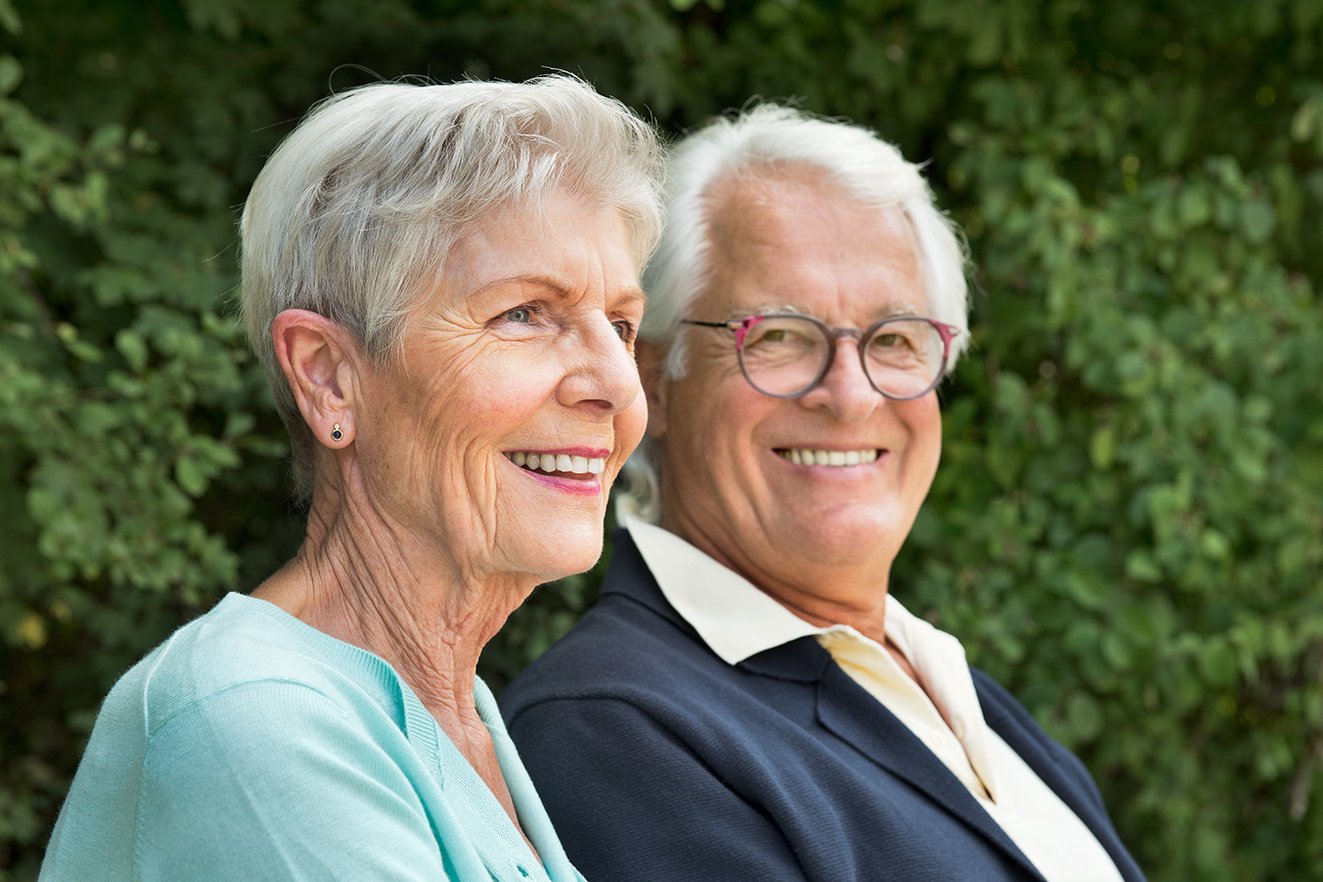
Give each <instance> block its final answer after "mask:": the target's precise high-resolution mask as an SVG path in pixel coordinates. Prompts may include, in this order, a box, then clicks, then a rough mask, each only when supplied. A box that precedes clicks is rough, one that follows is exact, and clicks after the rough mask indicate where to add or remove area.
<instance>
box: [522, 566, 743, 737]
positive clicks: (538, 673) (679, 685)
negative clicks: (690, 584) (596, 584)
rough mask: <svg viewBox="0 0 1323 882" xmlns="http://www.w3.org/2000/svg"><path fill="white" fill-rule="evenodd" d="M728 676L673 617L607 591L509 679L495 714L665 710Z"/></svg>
mask: <svg viewBox="0 0 1323 882" xmlns="http://www.w3.org/2000/svg"><path fill="white" fill-rule="evenodd" d="M733 673H734V671H733V669H732V668H730V667H729V666H728V665H726V664H725V663H724V662H722V661H721V660H720V659H718V658H717V657H716V656H715V655H713V654H712V652H711V650H710V649H708V648H707V647H706V646H705V645H704V644H703V643H702V641H701V640H699V639H698V638H697V636H696V635H695V634H694V633H693V631H692V629H690V628H689V627H688V626H687V625H685V624H684V623H683V621H681V620H679V618H678V617H676V616H671V615H667V614H666V613H665V612H664V611H663V610H659V609H657V608H656V607H654V606H651V605H649V604H646V603H641V602H639V600H638V599H637V598H636V597H634V596H629V595H625V594H621V593H617V592H608V593H606V594H604V595H603V597H602V598H601V599H600V600H599V601H598V603H597V605H596V606H594V607H593V608H592V609H591V610H589V611H588V613H587V614H586V615H584V617H583V618H582V619H581V620H580V621H579V623H578V624H576V625H575V626H574V627H573V628H571V629H570V631H569V633H567V634H566V635H565V636H564V637H562V638H561V639H560V640H559V641H557V642H556V643H555V644H554V645H553V646H552V647H551V648H550V649H548V650H547V651H546V652H545V653H543V654H542V656H541V657H540V658H538V659H537V660H536V661H534V662H533V663H532V664H531V665H529V666H528V667H527V668H526V669H525V670H524V672H523V673H521V674H520V675H519V676H518V677H516V678H515V680H514V682H512V683H511V684H510V686H509V687H508V688H507V689H506V690H505V691H504V693H503V694H502V695H501V710H502V713H503V714H504V715H505V717H506V720H507V721H512V720H513V719H515V718H517V717H518V715H519V714H520V713H521V712H523V711H524V710H526V709H527V708H529V707H531V706H533V705H536V704H540V703H543V702H547V701H596V700H612V699H615V700H620V701H625V702H629V703H632V704H638V705H647V704H649V703H654V702H665V703H672V702H674V701H676V700H679V699H682V698H683V696H685V695H689V694H692V687H693V685H694V684H696V683H698V682H701V681H704V680H711V679H712V678H718V679H720V678H723V677H729V676H732V675H733Z"/></svg>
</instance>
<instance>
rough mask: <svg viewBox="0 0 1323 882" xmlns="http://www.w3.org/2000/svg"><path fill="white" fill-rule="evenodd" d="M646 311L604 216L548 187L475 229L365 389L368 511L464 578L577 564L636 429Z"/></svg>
mask: <svg viewBox="0 0 1323 882" xmlns="http://www.w3.org/2000/svg"><path fill="white" fill-rule="evenodd" d="M642 313H643V295H642V292H641V290H640V288H639V283H638V267H637V266H635V264H634V259H633V257H632V253H631V249H630V240H629V237H628V233H627V231H626V226H625V223H624V220H623V219H622V217H621V216H620V213H619V212H618V211H616V210H614V209H606V208H600V207H598V206H596V205H593V204H591V203H590V202H588V201H585V200H583V199H581V198H580V197H578V196H575V195H574V194H571V193H569V192H566V191H563V190H562V191H558V192H557V193H556V194H555V196H554V197H553V198H551V199H549V200H548V201H547V202H546V203H545V205H544V210H542V211H540V212H539V211H533V210H528V209H509V210H506V211H504V212H500V213H497V214H496V215H494V216H493V217H491V218H489V219H488V221H487V222H486V223H485V224H484V225H483V226H482V227H481V228H480V229H478V230H476V231H475V232H473V233H471V234H470V235H468V236H467V237H466V238H464V239H462V240H460V241H459V242H458V243H457V244H456V245H455V246H454V247H453V248H452V249H451V251H450V254H449V257H448V259H447V263H446V266H445V269H444V271H443V273H442V275H441V277H440V278H439V279H437V281H436V285H435V287H434V289H433V291H432V293H431V296H430V297H427V298H424V300H423V302H422V303H421V304H420V305H418V306H417V307H415V308H414V310H413V311H412V313H411V314H410V316H409V318H408V322H407V330H406V333H405V337H404V341H403V349H402V357H401V358H400V359H399V360H398V361H397V362H391V363H387V364H385V365H383V366H382V367H380V368H378V369H376V370H374V371H372V372H371V374H370V377H369V379H368V382H366V383H365V384H364V393H365V394H364V395H363V400H362V404H361V408H362V412H361V414H359V415H358V417H357V418H358V422H357V439H356V442H355V443H356V446H357V448H358V454H359V459H360V461H361V462H362V466H361V473H362V475H363V480H364V481H365V483H366V484H367V488H366V489H367V491H368V492H367V496H368V498H369V499H370V500H371V501H372V504H374V505H376V506H378V507H379V508H380V513H381V514H382V515H383V516H384V518H385V519H386V520H388V521H391V522H394V523H397V524H398V525H399V526H401V527H403V528H404V529H405V530H406V531H408V532H407V535H408V537H409V538H410V539H414V540H418V541H422V542H425V543H432V544H433V547H437V548H440V549H442V550H443V552H444V553H445V554H446V555H447V556H449V557H450V558H451V559H453V560H456V561H459V562H460V565H461V566H462V567H463V568H464V569H465V570H466V572H467V574H468V575H470V576H473V577H475V578H482V577H483V576H484V575H490V574H519V575H524V574H528V575H533V576H536V577H537V578H538V580H539V581H546V580H550V579H555V578H560V577H562V576H566V575H569V574H572V573H577V572H581V571H583V570H586V569H588V568H589V567H591V566H592V565H593V563H594V562H595V561H596V560H597V558H598V556H599V555H600V554H601V550H602V521H603V517H604V515H605V512H606V503H607V493H608V491H609V489H610V487H611V483H612V482H613V481H614V480H615V476H616V474H617V472H618V471H619V470H620V467H621V465H622V464H623V463H624V461H625V459H626V458H627V457H628V456H629V454H630V453H631V452H632V451H633V450H634V447H635V446H636V445H637V444H638V442H639V439H640V437H641V436H642V433H643V429H644V425H645V423H646V420H647V414H646V406H645V404H644V398H643V395H642V394H641V392H640V387H639V378H638V371H637V369H636V367H635V364H634V355H633V351H634V342H633V341H634V333H635V329H636V328H637V327H638V324H639V320H640V318H641V317H642Z"/></svg>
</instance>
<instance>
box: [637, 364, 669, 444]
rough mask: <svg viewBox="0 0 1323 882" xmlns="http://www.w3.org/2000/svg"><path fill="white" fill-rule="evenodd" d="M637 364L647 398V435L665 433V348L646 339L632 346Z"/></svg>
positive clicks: (651, 436) (654, 436)
mask: <svg viewBox="0 0 1323 882" xmlns="http://www.w3.org/2000/svg"><path fill="white" fill-rule="evenodd" d="M634 358H635V360H636V361H637V362H638V366H639V380H640V382H642V383H643V393H644V395H646V396H647V399H648V437H649V438H660V437H662V436H663V435H665V434H666V384H667V377H666V348H665V347H664V346H661V345H660V344H657V343H652V342H650V341H648V340H640V341H638V343H637V344H636V345H635V346H634Z"/></svg>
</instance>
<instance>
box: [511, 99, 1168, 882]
mask: <svg viewBox="0 0 1323 882" xmlns="http://www.w3.org/2000/svg"><path fill="white" fill-rule="evenodd" d="M671 171H672V174H671V187H670V192H669V194H668V198H669V203H670V211H671V213H670V220H669V221H668V224H667V228H666V231H665V233H664V236H663V240H662V245H661V249H660V251H659V253H658V255H657V257H656V258H655V259H654V264H653V266H652V268H651V269H650V271H649V272H650V275H649V276H648V277H647V278H646V280H645V287H647V289H648V291H649V296H650V304H649V313H648V316H647V318H646V319H645V320H644V324H643V330H642V335H643V337H644V339H645V341H646V342H644V343H640V345H639V348H638V352H639V362H640V370H641V372H642V374H643V379H644V385H645V388H646V389H647V391H648V400H649V409H650V415H649V422H648V441H647V444H646V447H645V449H644V451H643V452H644V458H643V459H642V460H641V461H638V462H635V463H634V465H633V466H632V468H634V470H635V472H636V473H637V472H641V473H642V475H643V477H644V480H643V481H642V482H640V481H638V480H636V481H635V483H634V489H633V494H632V499H631V500H630V501H631V502H632V506H630V507H631V509H632V511H633V512H634V514H633V516H627V517H626V518H625V519H624V521H625V524H626V527H627V530H626V531H622V532H621V533H620V534H618V535H617V536H616V539H615V557H614V560H613V561H612V566H611V570H610V572H609V573H608V575H607V578H606V582H605V584H604V586H603V589H602V599H601V602H600V603H599V604H598V605H597V607H595V608H594V609H593V610H592V611H590V612H589V613H588V615H586V616H585V617H584V619H583V621H582V622H581V623H580V624H579V625H578V626H577V627H576V628H575V629H574V630H573V631H572V632H571V633H570V634H569V635H568V636H567V637H566V638H565V639H564V640H562V641H561V642H560V643H559V644H557V645H556V646H555V647H553V648H552V649H551V650H550V651H549V652H547V653H546V655H545V656H544V657H543V658H542V659H540V660H539V661H538V662H537V663H536V664H534V665H533V666H532V667H531V668H530V669H529V670H528V671H527V672H526V673H525V674H524V675H523V676H522V677H521V678H520V679H519V680H518V681H516V682H515V683H514V685H513V686H511V688H510V689H509V691H508V692H507V694H506V696H505V700H504V702H503V707H504V710H505V713H506V717H507V719H508V720H509V725H510V731H511V733H512V734H513V736H514V738H515V741H516V743H517V744H518V746H519V749H520V753H521V755H522V756H523V758H524V761H525V762H526V763H527V765H528V769H529V771H530V773H531V774H532V776H533V778H534V780H535V782H536V783H537V786H538V789H539V791H540V793H541V795H542V797H543V799H544V801H545V803H546V806H547V808H548V810H549V812H550V814H551V817H552V818H553V819H554V821H555V824H556V828H557V830H559V831H560V833H561V836H562V838H563V840H564V842H565V844H566V848H567V850H568V852H569V854H570V856H571V857H572V858H573V860H574V861H575V863H576V864H577V865H578V866H579V867H580V868H581V869H582V871H583V872H584V874H585V875H586V876H587V877H588V878H590V879H593V878H595V879H602V880H617V879H646V880H649V882H677V880H688V879H694V880H697V879H704V880H759V882H766V880H782V879H785V880H791V879H795V880H802V879H812V880H821V882H840V880H856V879H857V880H870V882H871V880H879V879H898V880H925V879H931V880H1049V882H1064V880H1069V882H1086V880H1097V882H1103V880H1106V882H1116V880H1122V879H1124V880H1137V879H1142V878H1143V875H1142V873H1141V872H1140V870H1139V868H1138V867H1137V866H1136V865H1135V862H1134V861H1133V860H1132V858H1131V857H1130V855H1129V854H1128V853H1127V852H1126V849H1125V846H1124V845H1123V844H1122V843H1121V841H1120V839H1119V838H1118V837H1117V834H1116V831H1115V830H1114V829H1113V827H1112V824H1111V822H1110V821H1109V819H1108V817H1107V813H1106V809H1105V808H1104V806H1103V804H1102V801H1101V799H1100V797H1099V795H1098V791H1097V789H1096V787H1095V786H1094V783H1093V781H1092V780H1091V778H1090V777H1089V774H1088V772H1087V771H1086V770H1085V769H1084V767H1083V765H1082V764H1081V763H1080V762H1079V760H1077V759H1076V758H1075V757H1074V756H1072V755H1071V754H1070V753H1069V752H1068V751H1066V750H1065V749H1064V748H1062V747H1061V746H1060V745H1058V744H1056V743H1055V742H1053V741H1052V740H1051V739H1050V738H1048V737H1047V735H1046V734H1044V733H1043V731H1042V730H1041V729H1040V728H1039V727H1038V726H1037V725H1036V724H1035V723H1034V721H1033V720H1032V719H1031V718H1030V717H1029V714H1028V713H1027V712H1026V711H1025V709H1024V708H1023V707H1022V706H1021V705H1020V704H1018V703H1017V702H1016V701H1015V700H1014V699H1013V698H1012V697H1011V696H1010V695H1009V694H1007V693H1006V692H1005V691H1004V690H1003V689H1002V688H1001V687H1000V686H998V685H997V684H996V683H995V682H993V681H992V680H991V679H990V678H988V677H987V676H986V675H985V674H983V673H981V672H979V671H974V670H971V669H970V667H969V665H968V664H967V662H966V661H965V654H964V650H963V648H962V647H961V645H960V643H959V641H957V640H956V638H954V637H952V636H951V635H948V634H945V633H943V632H941V631H938V630H937V629H935V628H933V627H932V626H931V625H929V624H928V623H926V622H925V621H923V620H922V619H920V618H918V617H916V616H914V615H912V614H911V613H909V612H907V611H906V610H905V608H904V607H903V606H901V605H900V603H899V602H898V601H897V600H896V599H895V597H893V596H892V595H890V594H889V593H888V587H889V575H890V570H891V565H892V561H893V560H894V559H895V557H896V554H897V552H898V551H899V550H900V547H901V545H902V543H903V542H904V541H905V538H906V536H907V535H908V533H909V531H910V528H911V526H912V524H913V522H914V519H915V516H916V515H917V513H918V510H919V506H920V505H921V504H922V503H923V500H924V497H925V496H926V495H927V493H928V489H929V487H930V485H931V483H932V479H933V475H934V473H935V472H936V469H937V463H938V459H939V456H940V447H941V414H940V412H939V408H938V401H937V393H936V391H935V390H936V388H937V385H938V383H939V382H940V381H941V379H942V377H943V375H944V374H945V373H946V371H948V370H949V369H950V367H951V365H952V363H953V361H954V360H955V359H956V357H957V356H958V355H959V353H960V351H961V349H962V347H963V345H964V343H965V341H966V340H967V336H968V335H967V333H966V330H965V326H966V291H965V282H964V273H963V255H962V252H961V249H960V247H959V245H958V241H957V238H956V236H955V234H954V231H953V230H952V229H951V227H950V226H949V224H948V223H947V222H946V221H945V219H944V218H943V216H942V215H941V214H940V213H939V212H938V211H937V210H936V209H935V207H934V206H933V204H932V199H931V195H930V193H929V190H928V188H927V186H926V184H925V183H924V181H923V179H922V177H921V176H920V174H919V171H918V169H917V168H916V167H915V166H914V165H912V164H910V163H907V162H906V161H904V159H903V158H902V157H901V156H900V154H899V153H898V152H897V151H896V150H895V149H894V148H893V147H891V146H890V145H888V144H886V143H884V142H882V141H880V140H879V139H877V138H876V137H875V136H873V135H872V134H871V133H869V132H866V131H864V130H862V129H859V128H856V127H853V126H849V125H844V124H840V123H833V122H826V121H822V120H816V119H812V118H808V117H806V116H804V115H802V114H799V113H797V112H794V111H791V110H787V109H783V108H778V107H775V106H763V107H759V108H756V109H753V110H751V111H748V112H746V113H744V114H743V115H741V116H740V117H738V118H736V119H730V120H720V121H718V122H715V123H713V124H712V125H710V126H708V127H707V128H705V129H702V130H700V131H699V132H697V133H696V134H694V135H692V136H690V137H689V138H687V139H686V140H685V141H683V142H682V143H681V144H680V145H679V146H678V148H677V149H676V151H675V154H674V158H673V161H672V170H671ZM636 456H637V455H636ZM635 477H636V478H637V477H638V475H637V474H636V476H635ZM649 521H655V522H657V523H656V524H654V523H649Z"/></svg>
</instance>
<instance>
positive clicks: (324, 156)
mask: <svg viewBox="0 0 1323 882" xmlns="http://www.w3.org/2000/svg"><path fill="white" fill-rule="evenodd" d="M660 164H661V157H660V147H659V145H658V142H657V137H656V134H655V132H654V131H653V130H652V128H651V127H650V126H649V125H648V124H647V123H645V122H643V121H642V120H640V119H639V118H638V117H637V116H635V115H634V113H633V112H631V111H630V110H629V109H628V108H627V107H625V106H624V105H623V104H621V103H620V102H619V101H616V100H614V99H611V98H606V97H604V96H602V95H599V94H598V93H597V92H596V91H594V90H593V88H592V87H591V86H590V85H588V84H587V83H585V82H583V81H582V80H579V79H576V78H574V77H571V76H565V75H552V76H545V77H540V78H538V79H535V80H531V81H529V82H527V83H497V82H461V83H452V84H446V85H412V84H404V83H383V84H377V85H371V86H365V87H363V88H360V89H356V90H353V91H350V92H347V93H344V94H341V95H335V96H332V97H331V98H328V99H326V100H325V101H323V102H321V103H320V104H319V105H317V106H316V107H315V108H314V109H313V110H312V111H311V112H310V113H309V114H308V116H307V117H306V118H305V119H304V120H303V122H302V123H300V124H299V126H298V128H296V129H295V130H294V132H293V133H292V134H290V135H289V137H287V138H286V139H285V140H284V142H282V143H281V145H280V146H279V148H278V149H277V150H276V152H275V153H274V154H273V155H272V156H271V158H270V159H269V160H268V161H267V163H266V165H265V167H264V168H263V169H262V172H261V174H259V175H258V177H257V181H256V182H255V183H254V184H253V189H252V192H251V193H250V194H249V197H248V202H247V204H246V205H245V207H244V212H243V220H242V222H241V226H240V234H241V238H242V243H243V247H242V273H243V285H242V296H241V307H242V312H243V319H244V324H245V327H246V329H247V332H248V337H249V340H250V341H251V343H252V346H253V349H254V350H255V351H256V352H257V354H258V356H259V357H260V359H261V361H262V364H263V366H264V367H265V368H266V374H267V380H268V381H269V383H270V385H271V389H272V394H273V395H274V397H275V401H276V409H277V411H278V412H279V413H280V416H281V418H282V419H283V420H284V422H285V425H286V427H287V428H288V429H289V432H290V438H291V443H292V451H293V464H294V477H295V483H296V487H297V491H298V494H299V496H300V497H302V498H304V499H306V497H307V494H308V493H309V491H310V489H311V484H312V473H313V454H314V451H315V441H314V439H313V437H312V433H311V431H310V430H309V429H308V427H307V425H306V424H305V423H304V421H303V418H302V416H301V415H300V413H299V410H298V407H297V406H296V404H295V401H294V396H293V394H292V392H291V391H290V389H289V386H288V385H287V383H286V382H285V378H284V375H283V374H282V373H281V370H280V366H279V365H278V364H277V363H276V357H275V349H274V346H273V344H272V341H271V322H272V320H273V319H274V318H275V317H276V316H277V315H278V314H279V313H280V312H282V311H284V310H287V309H307V310H311V311H313V312H317V313H320V314H321V315H324V316H326V317H327V318H330V319H332V320H334V321H335V322H337V323H338V324H340V325H341V326H342V327H344V328H346V329H347V330H349V331H350V332H352V333H353V334H354V335H355V336H356V337H357V339H358V341H359V342H360V343H361V344H362V346H363V347H364V350H365V351H366V352H367V353H368V354H369V355H371V356H373V357H376V358H385V357H388V356H390V355H391V354H392V353H393V352H394V351H395V350H396V348H397V346H398V343H399V342H400V339H401V337H402V334H403V331H404V318H405V316H406V315H407V314H408V312H409V310H410V308H411V307H412V306H413V305H414V304H415V303H416V302H417V300H418V298H419V297H420V296H422V295H424V294H425V293H426V292H427V290H428V287H429V285H430V284H431V282H432V280H434V279H436V278H437V277H438V276H439V275H440V272H441V269H442V267H443V266H444V264H445V261H446V256H447V253H448V251H449V249H450V248H451V247H452V246H453V245H454V244H455V243H456V242H457V241H458V240H460V239H461V238H463V236H464V235H466V234H467V233H469V232H471V231H472V230H473V229H475V228H476V227H477V226H478V225H480V224H481V223H482V221H483V220H484V219H485V218H487V217H489V216H490V215H492V214H493V213H494V212H496V211H497V210H500V209H502V208H504V207H506V206H508V205H511V204H514V205H517V206H521V207H528V208H533V209H536V208H537V207H538V206H539V205H540V204H541V203H542V202H543V201H544V200H546V199H547V198H548V197H549V196H550V195H551V194H552V193H553V192H554V191H555V190H557V189H558V188H561V187H564V188H566V189H568V190H570V191H571V192H574V193H576V194H578V195H580V196H583V197H584V198H587V199H590V200H592V201H594V202H595V203H597V204H599V205H601V206H603V207H606V208H614V209H617V210H619V211H620V212H621V213H622V216H623V217H624V219H625V221H626V223H627V226H628V229H629V232H630V236H631V239H632V245H633V248H634V255H635V258H636V261H637V264H638V265H639V266H640V267H641V266H642V265H643V263H644V262H645V261H646V259H647V256H648V255H649V254H650V253H651V251H652V248H653V246H654V245H655V244H656V241H657V237H658V235H659V233H660V229H661V207H660V192H659V190H660V184H659V173H660V170H661V169H660Z"/></svg>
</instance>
